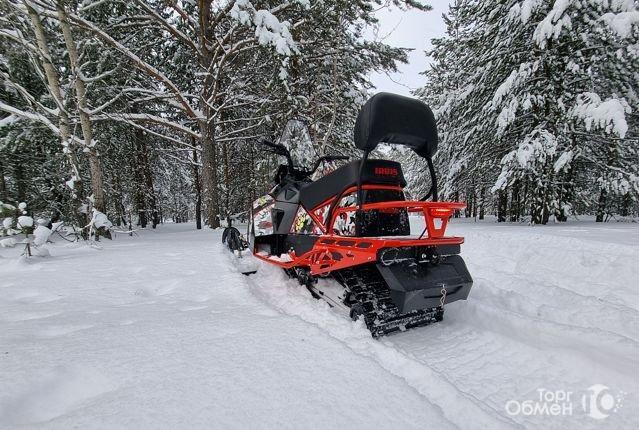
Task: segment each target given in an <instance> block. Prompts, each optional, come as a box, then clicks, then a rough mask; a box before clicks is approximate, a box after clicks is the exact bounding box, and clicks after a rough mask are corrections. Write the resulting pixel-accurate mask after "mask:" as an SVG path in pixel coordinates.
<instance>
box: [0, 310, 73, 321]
mask: <svg viewBox="0 0 639 430" xmlns="http://www.w3.org/2000/svg"><path fill="white" fill-rule="evenodd" d="M60 314H61V312H57V311H48V312H31V311H27V312H11V313H9V314H8V315H5V316H4V320H5V321H7V322H21V321H31V320H40V319H44V318H51V317H54V316H56V315H60Z"/></svg>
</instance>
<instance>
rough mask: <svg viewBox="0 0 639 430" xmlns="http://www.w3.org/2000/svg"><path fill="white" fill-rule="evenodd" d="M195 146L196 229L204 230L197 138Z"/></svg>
mask: <svg viewBox="0 0 639 430" xmlns="http://www.w3.org/2000/svg"><path fill="white" fill-rule="evenodd" d="M191 139H192V140H191V144H192V145H193V184H194V185H195V187H194V188H195V228H197V229H198V230H201V229H202V193H201V187H200V168H199V167H198V165H197V149H196V148H195V138H191Z"/></svg>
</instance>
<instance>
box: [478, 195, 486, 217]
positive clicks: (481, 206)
mask: <svg viewBox="0 0 639 430" xmlns="http://www.w3.org/2000/svg"><path fill="white" fill-rule="evenodd" d="M480 193H481V194H480V195H479V220H480V221H481V220H483V219H484V217H485V215H486V212H485V210H484V205H485V200H486V189H485V188H483V187H482V189H481V191H480Z"/></svg>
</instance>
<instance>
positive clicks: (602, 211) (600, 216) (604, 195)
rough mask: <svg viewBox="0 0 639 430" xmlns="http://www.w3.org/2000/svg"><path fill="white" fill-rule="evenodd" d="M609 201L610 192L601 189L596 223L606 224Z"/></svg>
mask: <svg viewBox="0 0 639 430" xmlns="http://www.w3.org/2000/svg"><path fill="white" fill-rule="evenodd" d="M607 200H608V191H606V189H605V188H603V187H602V188H601V191H600V192H599V201H598V202H597V218H596V219H595V221H596V222H604V218H605V216H606V202H607Z"/></svg>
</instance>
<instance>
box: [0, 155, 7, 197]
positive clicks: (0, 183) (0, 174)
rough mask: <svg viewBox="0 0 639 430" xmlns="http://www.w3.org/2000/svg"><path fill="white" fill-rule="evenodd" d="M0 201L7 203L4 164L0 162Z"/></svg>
mask: <svg viewBox="0 0 639 430" xmlns="http://www.w3.org/2000/svg"><path fill="white" fill-rule="evenodd" d="M0 201H1V202H6V201H7V183H6V182H5V181H4V164H2V160H0Z"/></svg>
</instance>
